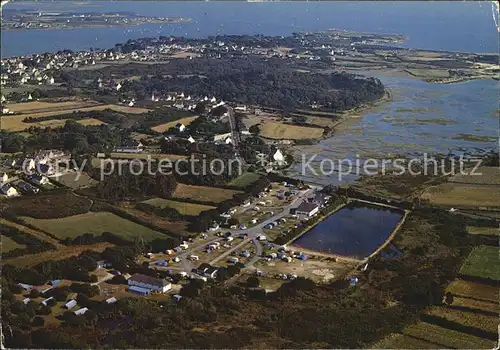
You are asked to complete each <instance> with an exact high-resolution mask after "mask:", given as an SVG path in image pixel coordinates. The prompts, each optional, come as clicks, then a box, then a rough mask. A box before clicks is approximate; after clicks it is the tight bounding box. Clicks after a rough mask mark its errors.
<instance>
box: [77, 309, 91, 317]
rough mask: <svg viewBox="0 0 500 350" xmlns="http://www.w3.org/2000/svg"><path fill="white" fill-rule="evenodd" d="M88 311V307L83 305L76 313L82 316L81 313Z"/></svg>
mask: <svg viewBox="0 0 500 350" xmlns="http://www.w3.org/2000/svg"><path fill="white" fill-rule="evenodd" d="M87 311H89V309H88V308H86V307H82V308H81V309H78V310H76V311H75V315H77V316H80V315H83V314H85V313H86V312H87Z"/></svg>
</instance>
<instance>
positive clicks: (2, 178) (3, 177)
mask: <svg viewBox="0 0 500 350" xmlns="http://www.w3.org/2000/svg"><path fill="white" fill-rule="evenodd" d="M8 179H9V175H7V173H0V185H2V184H4V183H6V182H7V180H8Z"/></svg>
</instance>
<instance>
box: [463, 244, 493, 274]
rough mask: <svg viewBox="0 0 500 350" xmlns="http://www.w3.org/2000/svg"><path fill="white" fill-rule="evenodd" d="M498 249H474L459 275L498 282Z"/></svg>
mask: <svg viewBox="0 0 500 350" xmlns="http://www.w3.org/2000/svg"><path fill="white" fill-rule="evenodd" d="M499 252H500V250H499V248H498V247H491V246H486V245H482V246H478V247H475V248H474V249H473V250H472V252H471V253H470V254H469V256H468V257H467V259H465V262H464V264H463V265H462V267H461V268H460V273H463V274H465V275H471V276H478V277H484V278H491V279H493V280H496V281H499V280H500V264H499V263H498V258H499V255H498V254H499Z"/></svg>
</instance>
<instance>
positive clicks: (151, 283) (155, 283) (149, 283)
mask: <svg viewBox="0 0 500 350" xmlns="http://www.w3.org/2000/svg"><path fill="white" fill-rule="evenodd" d="M127 283H128V285H129V286H136V287H140V288H146V289H150V290H152V291H155V292H160V293H165V292H166V291H168V290H170V289H171V288H172V283H170V282H168V281H167V280H164V279H160V278H155V277H151V276H146V275H142V274H139V273H136V274H134V275H132V276H131V277H130V278H129V279H128V281H127Z"/></svg>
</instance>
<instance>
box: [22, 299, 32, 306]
mask: <svg viewBox="0 0 500 350" xmlns="http://www.w3.org/2000/svg"><path fill="white" fill-rule="evenodd" d="M30 301H31V299H30V298H26V299H23V304H24V305H27V304H28V303H29V302H30Z"/></svg>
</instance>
